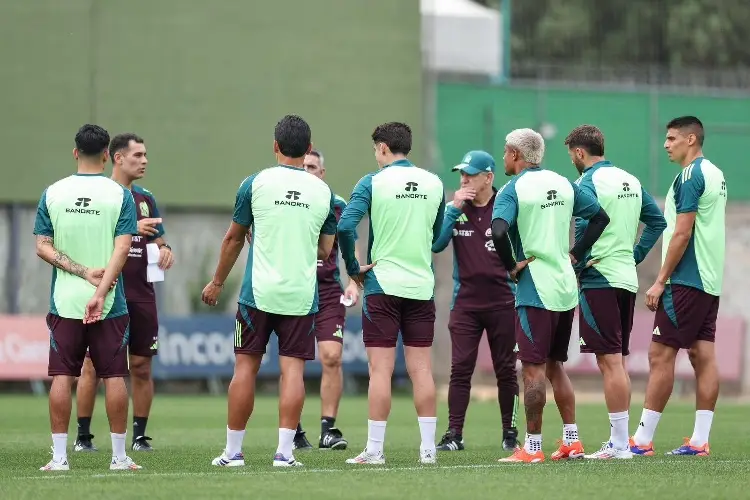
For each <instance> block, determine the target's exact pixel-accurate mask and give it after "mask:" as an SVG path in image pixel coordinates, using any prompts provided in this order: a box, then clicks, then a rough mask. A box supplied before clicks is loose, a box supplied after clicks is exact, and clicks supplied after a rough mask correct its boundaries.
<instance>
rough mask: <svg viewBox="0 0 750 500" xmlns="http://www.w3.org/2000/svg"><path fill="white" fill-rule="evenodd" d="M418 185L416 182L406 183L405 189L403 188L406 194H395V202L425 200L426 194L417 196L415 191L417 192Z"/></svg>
mask: <svg viewBox="0 0 750 500" xmlns="http://www.w3.org/2000/svg"><path fill="white" fill-rule="evenodd" d="M418 188H419V183H417V182H407V183H406V187H404V191H406V193H402V194H397V195H396V199H397V200H403V199H405V198H411V199H414V200H426V199H427V195H426V194H419V193H418V192H417V191H418V190H419V189H418Z"/></svg>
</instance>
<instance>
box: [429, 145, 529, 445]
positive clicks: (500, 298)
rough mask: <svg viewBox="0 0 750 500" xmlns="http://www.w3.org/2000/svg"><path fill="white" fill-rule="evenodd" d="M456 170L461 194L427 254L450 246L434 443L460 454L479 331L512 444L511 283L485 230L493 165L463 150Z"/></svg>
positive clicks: (486, 156)
mask: <svg viewBox="0 0 750 500" xmlns="http://www.w3.org/2000/svg"><path fill="white" fill-rule="evenodd" d="M453 171H454V172H455V171H459V172H461V188H460V189H459V190H458V191H456V193H455V195H454V196H453V202H452V203H449V204H448V205H447V207H446V209H445V218H444V219H443V229H442V231H441V232H440V238H438V240H437V241H436V242H435V244H434V245H432V251H433V252H442V251H443V250H445V249H446V247H447V246H448V243H450V242H451V240H452V241H453V290H454V292H453V301H452V303H451V312H450V319H449V321H448V330H449V331H450V336H451V358H452V359H451V377H450V385H449V388H448V415H449V418H448V420H449V423H448V431H447V432H446V433H445V435H444V436H443V438H442V440H441V441H440V443H438V450H440V451H455V450H463V449H464V440H463V427H464V420H465V419H466V409H467V408H468V406H469V399H470V397H471V376H472V374H473V373H474V368H475V367H476V364H477V354H478V352H479V342H480V341H481V340H482V332H484V331H487V342H488V343H489V346H490V353H491V355H492V365H493V367H494V369H495V377H496V379H497V398H498V403H499V404H500V412H501V414H502V420H503V448H504V449H505V450H508V451H513V450H514V449H515V448H516V445H517V438H518V430H517V429H516V412H517V411H518V379H517V377H516V353H515V352H514V351H513V348H514V346H515V344H516V337H515V326H516V310H515V308H514V300H515V296H514V294H515V283H514V282H513V281H512V280H511V279H510V277H509V275H508V272H507V271H506V270H505V267H503V265H502V263H501V262H500V259H498V258H497V254H496V253H495V244H494V243H493V241H492V234H491V231H490V224H491V222H492V207H493V206H494V204H495V193H496V192H497V190H496V189H495V188H494V187H493V186H492V182H493V180H494V178H495V159H494V158H492V156H491V155H490V154H489V153H487V152H485V151H469V152H468V153H466V155H465V156H464V159H463V161H462V162H461V163H460V164H459V165H457V166H455V167H453Z"/></svg>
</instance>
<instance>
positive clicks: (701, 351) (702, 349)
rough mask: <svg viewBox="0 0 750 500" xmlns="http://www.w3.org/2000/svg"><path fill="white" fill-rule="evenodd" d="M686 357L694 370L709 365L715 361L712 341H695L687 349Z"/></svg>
mask: <svg viewBox="0 0 750 500" xmlns="http://www.w3.org/2000/svg"><path fill="white" fill-rule="evenodd" d="M688 358H689V359H690V364H691V365H693V369H694V370H696V371H697V370H700V369H701V368H703V367H705V366H708V365H711V364H713V363H715V361H716V354H715V351H714V344H713V342H707V341H700V340H699V341H697V342H695V343H694V344H693V345H692V346H691V347H690V349H689V350H688Z"/></svg>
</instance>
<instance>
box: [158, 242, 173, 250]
mask: <svg viewBox="0 0 750 500" xmlns="http://www.w3.org/2000/svg"><path fill="white" fill-rule="evenodd" d="M164 247H166V248H169V249H170V250H172V247H170V246H169V245H167V244H166V243H164V244H163V245H162V246H160V247H159V250H161V249H162V248H164Z"/></svg>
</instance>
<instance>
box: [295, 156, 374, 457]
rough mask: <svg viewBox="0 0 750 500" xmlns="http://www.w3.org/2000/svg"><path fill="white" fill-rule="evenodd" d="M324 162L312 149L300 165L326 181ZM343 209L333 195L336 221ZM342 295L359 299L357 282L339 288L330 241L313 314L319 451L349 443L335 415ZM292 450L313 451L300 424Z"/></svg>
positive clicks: (320, 262)
mask: <svg viewBox="0 0 750 500" xmlns="http://www.w3.org/2000/svg"><path fill="white" fill-rule="evenodd" d="M324 161H325V160H324V158H323V154H322V153H321V152H320V151H316V150H314V149H313V150H311V151H310V153H309V154H308V155H306V156H305V162H304V164H303V166H304V167H305V170H306V171H307V172H308V173H310V174H312V175H314V176H316V177H318V178H320V179H321V180H325V174H326V167H325V163H324ZM344 208H346V201H344V199H343V198H342V197H340V196H335V205H334V210H335V214H336V221H337V222H338V220H339V219H340V218H341V213H342V212H343V210H344ZM342 293H343V294H344V296H345V297H346V298H347V299H348V301H351V304H350V305H354V304H356V302H357V300H358V298H359V287H357V283H356V282H355V281H354V280H349V283H348V284H347V286H346V289H344V288H342V286H341V280H340V277H339V248H338V240H337V239H336V240H334V242H333V251H331V255H329V256H328V258H327V259H325V260H323V259H321V260H318V312H317V314H316V315H315V331H314V333H315V339H316V340H317V342H318V354H319V355H320V363H321V365H322V366H323V375H322V377H321V380H320V402H321V411H322V416H321V417H320V438H319V442H318V447H319V448H320V449H322V450H345V449H346V447H347V444H348V443H347V441H346V439H344V435H343V434H342V433H341V431H340V430H339V429H338V428H336V415H337V414H338V410H339V403H340V402H341V394H342V392H343V388H344V372H343V370H342V369H341V354H342V352H343V350H344V321H345V319H346V307H345V306H344V304H343V303H342V302H341V295H342ZM294 448H295V449H309V448H312V445H311V444H310V442H309V441H308V440H307V437H305V431H304V430H303V429H302V424H301V423H300V424H299V425H298V426H297V435H296V436H295V437H294Z"/></svg>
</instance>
